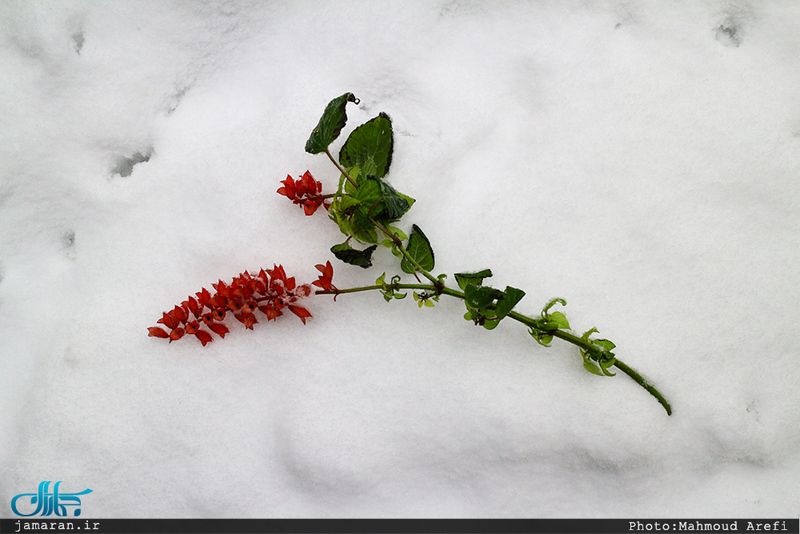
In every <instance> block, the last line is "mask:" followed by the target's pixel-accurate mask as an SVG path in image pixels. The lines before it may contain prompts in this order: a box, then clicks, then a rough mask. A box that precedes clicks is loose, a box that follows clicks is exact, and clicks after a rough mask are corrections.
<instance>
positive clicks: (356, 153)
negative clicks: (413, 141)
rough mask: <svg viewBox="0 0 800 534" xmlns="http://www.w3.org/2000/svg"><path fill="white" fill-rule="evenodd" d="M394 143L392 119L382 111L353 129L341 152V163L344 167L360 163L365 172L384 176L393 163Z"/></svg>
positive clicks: (378, 176) (380, 176)
mask: <svg viewBox="0 0 800 534" xmlns="http://www.w3.org/2000/svg"><path fill="white" fill-rule="evenodd" d="M393 145H394V138H393V135H392V120H391V119H390V118H389V116H388V115H387V114H386V113H381V114H379V115H378V116H377V117H375V118H374V119H372V120H370V121H367V122H365V123H364V124H362V125H361V126H359V127H358V128H356V129H355V130H353V132H352V133H351V134H350V137H348V138H347V141H345V143H344V145H343V146H342V149H341V151H340V152H339V163H341V164H342V166H343V167H344V168H349V167H353V166H355V165H359V166H360V167H361V170H362V172H364V173H365V174H371V175H374V176H376V177H377V178H383V177H384V176H386V173H388V172H389V166H390V165H391V164H392V149H393ZM368 162H372V163H371V164H370V163H368ZM367 165H369V166H370V169H367ZM368 171H369V172H368Z"/></svg>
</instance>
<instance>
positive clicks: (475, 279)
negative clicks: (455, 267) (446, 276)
mask: <svg viewBox="0 0 800 534" xmlns="http://www.w3.org/2000/svg"><path fill="white" fill-rule="evenodd" d="M490 276H492V271H491V270H489V269H484V270H482V271H478V272H477V273H456V274H455V277H456V283H457V284H458V287H460V288H461V290H462V291H463V290H465V289H466V287H467V286H468V285H469V284H474V285H476V286H479V285H482V284H483V279H484V278H489V277H490Z"/></svg>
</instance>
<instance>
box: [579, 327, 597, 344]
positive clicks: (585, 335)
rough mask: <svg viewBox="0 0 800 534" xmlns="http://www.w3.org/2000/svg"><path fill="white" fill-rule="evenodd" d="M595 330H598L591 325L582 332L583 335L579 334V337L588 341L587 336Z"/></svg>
mask: <svg viewBox="0 0 800 534" xmlns="http://www.w3.org/2000/svg"><path fill="white" fill-rule="evenodd" d="M596 332H599V330H598V329H597V328H595V327H594V326H593V327H591V328H590V329H589V330H587V331H586V332H584V333H583V335H582V336H581V339H583V340H584V341H588V340H589V336H591V335H592V334H594V333H596Z"/></svg>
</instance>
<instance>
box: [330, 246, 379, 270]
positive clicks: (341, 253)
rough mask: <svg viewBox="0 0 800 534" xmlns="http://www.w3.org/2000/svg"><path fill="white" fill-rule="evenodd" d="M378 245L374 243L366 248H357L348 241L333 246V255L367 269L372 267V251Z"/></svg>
mask: <svg viewBox="0 0 800 534" xmlns="http://www.w3.org/2000/svg"><path fill="white" fill-rule="evenodd" d="M376 248H378V245H372V246H371V247H367V248H366V249H364V250H357V249H354V248H353V247H351V246H350V245H349V244H348V243H347V242H344V243H341V244H339V245H334V246H333V247H331V252H333V255H334V256H336V257H337V258H339V259H340V260H342V261H343V262H345V263H349V264H350V265H357V266H359V267H363V268H364V269H367V268H369V267H372V253H373V252H375V249H376Z"/></svg>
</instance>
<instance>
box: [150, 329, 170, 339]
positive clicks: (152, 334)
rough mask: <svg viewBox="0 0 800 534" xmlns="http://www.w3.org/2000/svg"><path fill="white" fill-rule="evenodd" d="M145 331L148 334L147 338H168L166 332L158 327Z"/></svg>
mask: <svg viewBox="0 0 800 534" xmlns="http://www.w3.org/2000/svg"><path fill="white" fill-rule="evenodd" d="M147 331H148V332H150V333H149V334H147V335H148V336H149V337H160V338H164V339H166V338H168V337H169V334H167V331H166V330H164V329H163V328H161V327H160V326H151V327H150V328H148V329H147Z"/></svg>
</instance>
